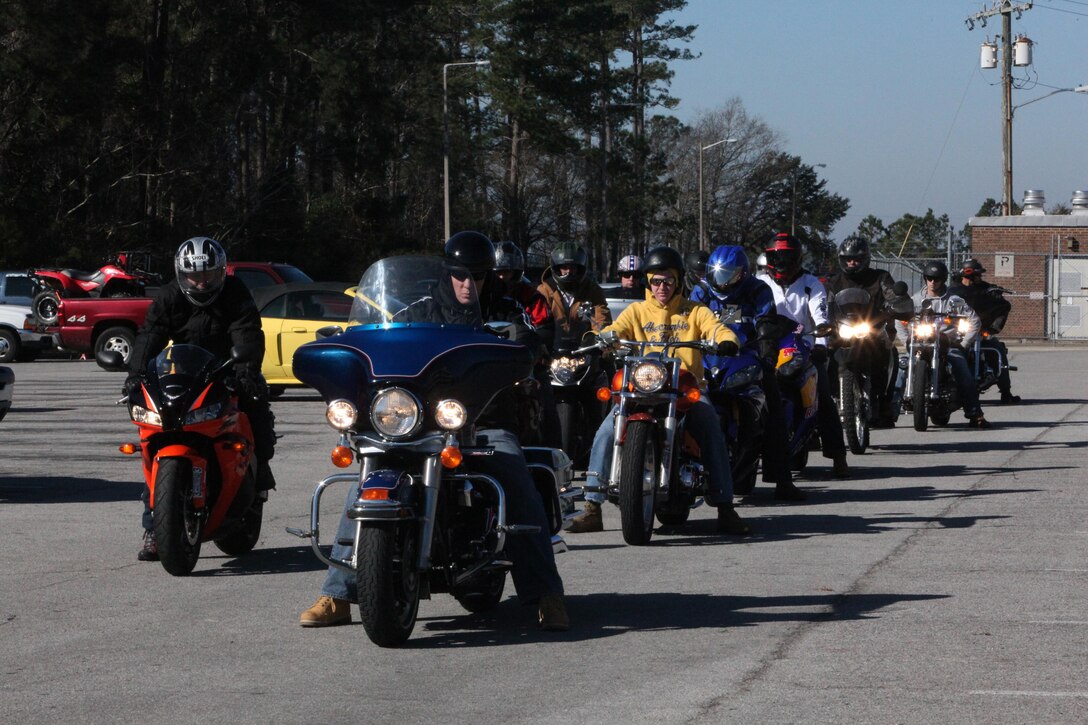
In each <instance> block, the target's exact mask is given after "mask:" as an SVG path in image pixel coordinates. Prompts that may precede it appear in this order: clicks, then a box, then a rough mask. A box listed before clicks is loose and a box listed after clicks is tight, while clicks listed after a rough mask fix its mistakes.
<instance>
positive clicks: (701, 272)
mask: <svg viewBox="0 0 1088 725" xmlns="http://www.w3.org/2000/svg"><path fill="white" fill-rule="evenodd" d="M709 259H710V252H706V251H703V250H702V249H697V250H695V251H694V252H688V253H687V254H685V255H684V273H685V275H686V280H687V284H688V288H689V289H695V287H696V286H697V285H698V284H699V281H700V280H702V279H703V277H706V263H707V260H709Z"/></svg>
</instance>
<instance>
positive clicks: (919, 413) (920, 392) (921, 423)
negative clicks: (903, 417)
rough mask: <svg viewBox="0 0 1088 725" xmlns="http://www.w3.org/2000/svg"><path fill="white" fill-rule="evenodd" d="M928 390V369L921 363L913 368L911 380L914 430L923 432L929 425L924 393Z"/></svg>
mask: <svg viewBox="0 0 1088 725" xmlns="http://www.w3.org/2000/svg"><path fill="white" fill-rule="evenodd" d="M928 392H929V369H928V368H926V367H925V366H923V365H916V366H915V368H914V379H913V380H911V391H910V397H911V408H912V411H911V412H912V413H913V414H914V430H916V431H918V432H919V433H924V432H925V430H926V428H928V427H929V418H928V417H927V416H926V394H927V393H928Z"/></svg>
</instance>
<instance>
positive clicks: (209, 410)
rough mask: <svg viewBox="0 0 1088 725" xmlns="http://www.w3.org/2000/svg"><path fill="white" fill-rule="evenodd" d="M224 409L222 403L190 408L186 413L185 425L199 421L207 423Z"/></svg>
mask: <svg viewBox="0 0 1088 725" xmlns="http://www.w3.org/2000/svg"><path fill="white" fill-rule="evenodd" d="M222 411H223V404H222V403H212V404H211V405H205V406H204V407H203V408H197V409H196V410H190V411H189V412H188V413H187V414H186V415H185V425H196V424H198V423H206V422H208V421H209V420H215V419H216V418H218V417H219V414H220V413H221V412H222Z"/></svg>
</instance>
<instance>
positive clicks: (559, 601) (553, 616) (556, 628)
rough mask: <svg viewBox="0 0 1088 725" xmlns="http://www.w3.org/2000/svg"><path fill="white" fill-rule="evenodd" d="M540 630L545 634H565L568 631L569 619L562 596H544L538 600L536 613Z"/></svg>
mask: <svg viewBox="0 0 1088 725" xmlns="http://www.w3.org/2000/svg"><path fill="white" fill-rule="evenodd" d="M538 617H539V619H540V628H541V629H543V630H544V631H545V632H566V631H567V630H568V629H570V617H568V616H567V605H566V603H565V602H564V601H563V595H562V594H545V595H544V596H542V597H541V598H540V610H539V612H538Z"/></svg>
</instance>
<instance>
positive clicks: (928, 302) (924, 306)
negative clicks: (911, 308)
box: [922, 298, 933, 312]
mask: <svg viewBox="0 0 1088 725" xmlns="http://www.w3.org/2000/svg"><path fill="white" fill-rule="evenodd" d="M931 307H933V299H932V298H929V299H924V300H922V312H926V311H928V310H929V309H930V308H931Z"/></svg>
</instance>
